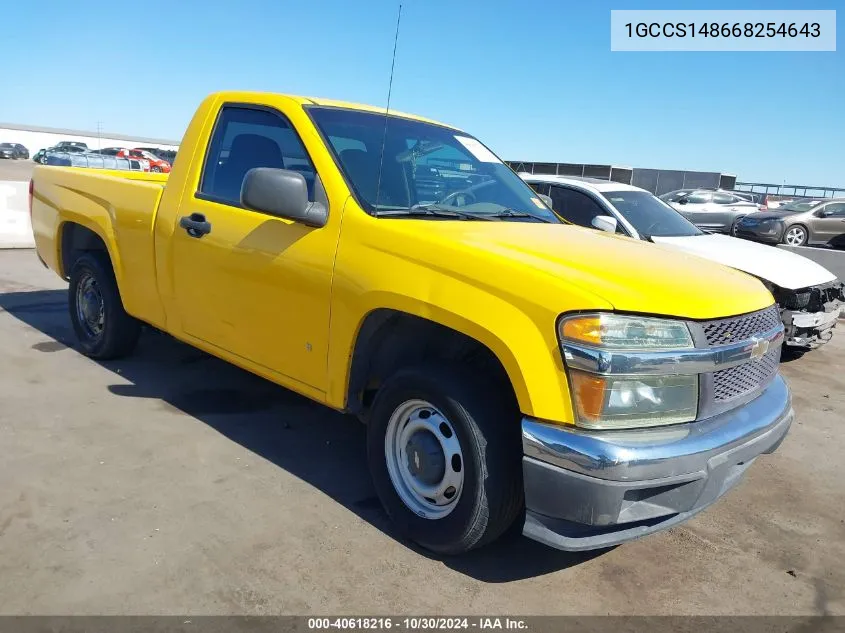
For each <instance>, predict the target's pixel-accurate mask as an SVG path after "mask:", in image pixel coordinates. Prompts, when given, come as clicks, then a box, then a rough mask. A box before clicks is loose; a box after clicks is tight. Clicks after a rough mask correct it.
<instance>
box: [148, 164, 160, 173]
mask: <svg viewBox="0 0 845 633" xmlns="http://www.w3.org/2000/svg"><path fill="white" fill-rule="evenodd" d="M150 171H151V172H152V173H154V174H160V173H161V167H159V166H158V165H156V166H154V167H152V168H151V169H150Z"/></svg>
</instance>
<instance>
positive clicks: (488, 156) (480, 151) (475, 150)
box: [455, 136, 502, 163]
mask: <svg viewBox="0 0 845 633" xmlns="http://www.w3.org/2000/svg"><path fill="white" fill-rule="evenodd" d="M455 138H456V139H457V140H458V142H459V143H460V144H461V145H463V146H464V147H466V148H467V149H468V150H469V151H470V153H471V154H472V155H473V156H475V157H476V158H477V159H478V160H480V161H481V162H482V163H501V162H502V161H500V160H499V159H498V158H497V157H496V155H495V154H494V153H493V152H491V151H490V150H489V149H487V148H486V147H484V146H483V145H482V144H481V143H479V142H478V141H476V140H475V139H474V138H470V137H468V136H456V137H455Z"/></svg>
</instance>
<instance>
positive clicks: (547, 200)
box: [537, 193, 554, 209]
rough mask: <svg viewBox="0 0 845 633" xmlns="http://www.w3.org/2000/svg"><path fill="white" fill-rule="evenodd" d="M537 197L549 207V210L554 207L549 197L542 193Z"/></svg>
mask: <svg viewBox="0 0 845 633" xmlns="http://www.w3.org/2000/svg"><path fill="white" fill-rule="evenodd" d="M537 197H538V198H540V200H542V201H543V202H544V203H545V204H546V206H547V207H549V209H551V208H552V207H553V206H554V203H553V202H552V199H551V198H550V197H549V196H547V195H545V194H542V193H538V194H537Z"/></svg>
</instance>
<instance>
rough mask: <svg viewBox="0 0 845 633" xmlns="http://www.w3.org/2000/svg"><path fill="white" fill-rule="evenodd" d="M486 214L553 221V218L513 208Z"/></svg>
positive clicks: (547, 222)
mask: <svg viewBox="0 0 845 633" xmlns="http://www.w3.org/2000/svg"><path fill="white" fill-rule="evenodd" d="M485 215H486V216H487V217H488V218H531V219H532V220H537V221H538V222H545V223H546V224H551V223H552V221H551V220H547V219H546V218H542V217H540V216H539V215H534V214H533V213H525V212H524V211H515V210H513V209H504V210H502V211H497V212H496V213H486V214H485Z"/></svg>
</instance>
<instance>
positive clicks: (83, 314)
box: [76, 273, 106, 338]
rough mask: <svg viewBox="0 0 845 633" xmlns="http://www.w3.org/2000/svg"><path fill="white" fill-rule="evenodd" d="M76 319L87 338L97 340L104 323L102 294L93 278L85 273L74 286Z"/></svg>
mask: <svg viewBox="0 0 845 633" xmlns="http://www.w3.org/2000/svg"><path fill="white" fill-rule="evenodd" d="M76 317H77V321H79V324H80V325H81V326H82V329H83V330H85V333H86V334H87V335H88V337H89V338H98V337H99V336H100V335H102V333H103V329H104V328H105V322H106V306H105V302H104V301H103V293H102V292H100V286H99V284H98V283H97V280H96V279H94V276H93V275H91V274H88V273H85V274H84V275H83V276H82V279H80V280H79V283H78V284H77V286H76Z"/></svg>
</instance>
